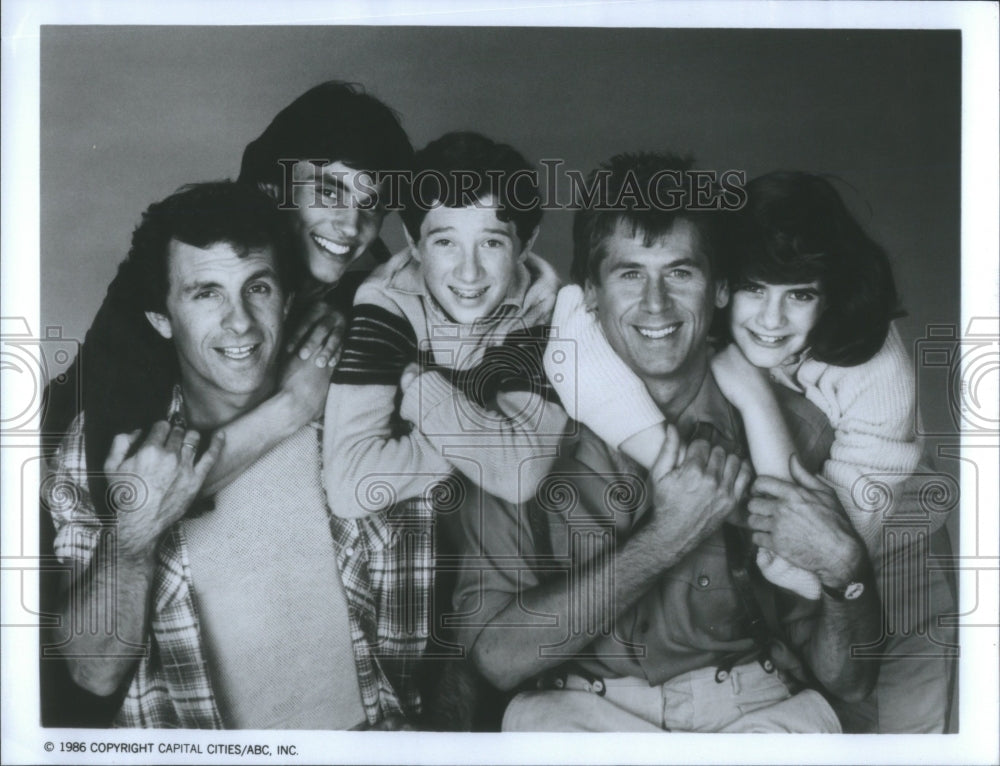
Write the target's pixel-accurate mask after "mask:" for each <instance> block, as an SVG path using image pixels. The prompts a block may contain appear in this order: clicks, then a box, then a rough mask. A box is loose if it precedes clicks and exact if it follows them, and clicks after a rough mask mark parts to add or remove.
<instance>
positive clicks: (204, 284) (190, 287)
mask: <svg viewBox="0 0 1000 766" xmlns="http://www.w3.org/2000/svg"><path fill="white" fill-rule="evenodd" d="M220 287H222V285H221V284H220V283H219V282H212V281H209V280H202V281H199V282H188V283H187V284H185V285H184V287H182V288H181V294H182V295H190V294H191V293H197V292H201V291H202V290H216V289H218V288H220Z"/></svg>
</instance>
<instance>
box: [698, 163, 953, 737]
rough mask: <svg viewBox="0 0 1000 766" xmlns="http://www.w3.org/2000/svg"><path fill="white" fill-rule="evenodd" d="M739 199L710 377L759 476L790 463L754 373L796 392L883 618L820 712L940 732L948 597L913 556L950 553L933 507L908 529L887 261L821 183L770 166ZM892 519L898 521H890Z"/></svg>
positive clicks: (768, 390) (912, 411)
mask: <svg viewBox="0 0 1000 766" xmlns="http://www.w3.org/2000/svg"><path fill="white" fill-rule="evenodd" d="M747 194H748V204H747V206H746V207H745V208H744V209H743V210H742V211H741V212H740V213H739V215H738V216H737V219H736V221H735V224H736V225H735V226H734V227H733V232H732V234H733V237H734V238H733V240H732V242H731V244H732V253H731V255H732V258H731V259H730V262H731V264H732V265H731V268H732V271H731V273H730V275H729V284H730V290H731V301H730V305H729V308H728V312H729V313H728V320H729V321H728V331H729V335H730V337H731V339H732V341H733V342H732V343H730V344H729V345H728V346H727V347H725V348H724V349H723V350H722V351H720V352H719V353H718V354H716V355H715V356H714V357H713V360H712V371H713V373H714V376H715V379H716V381H717V382H718V384H719V387H720V388H721V389H722V391H723V393H724V394H725V396H726V397H727V398H728V399H729V400H730V402H731V403H732V404H733V406H735V407H736V408H737V409H738V410H739V411H740V414H741V416H742V418H743V423H744V427H745V429H746V434H747V441H748V443H749V447H750V452H751V458H752V461H753V464H754V469H755V470H756V472H757V473H758V474H759V475H769V476H777V477H779V478H783V479H786V480H787V479H790V478H791V477H792V473H793V471H792V470H791V463H793V462H795V461H797V459H798V458H797V457H796V456H795V453H796V450H795V447H794V445H793V444H792V441H791V437H790V435H789V431H788V427H787V425H786V423H785V421H784V420H783V416H782V412H781V410H780V409H779V407H778V402H777V398H776V395H775V391H774V390H773V389H772V387H771V385H770V383H769V381H768V378H770V379H771V380H774V381H776V382H777V383H779V384H781V385H782V386H784V387H787V388H788V389H791V390H792V391H795V392H797V393H799V394H801V395H803V396H805V397H806V398H807V399H808V400H809V401H810V402H812V403H813V404H814V405H816V407H818V408H819V409H820V410H821V411H822V412H823V413H824V414H825V415H826V417H827V418H828V419H829V421H830V424H831V426H832V427H833V430H834V438H833V444H832V446H831V448H830V457H829V459H828V460H827V461H826V462H825V463H824V465H823V469H822V472H821V475H822V476H823V478H825V479H826V482H827V483H828V484H829V485H830V486H831V487H832V488H833V490H834V491H835V492H836V494H837V497H838V499H839V500H840V503H841V505H842V506H843V508H844V510H845V511H846V513H847V515H848V517H849V518H850V521H851V524H852V525H853V527H854V529H855V530H856V531H857V532H858V534H859V535H860V536H861V537H862V538H863V539H864V541H865V544H866V546H867V548H868V551H869V555H870V558H871V562H872V565H873V567H874V568H875V571H876V574H877V581H878V585H879V588H880V590H881V595H882V598H883V603H884V609H885V620H886V623H885V624H886V632H885V636H884V637H883V640H882V641H881V642H880V643H879V644H878V645H877V646H872V647H860V648H859V649H860V652H859V655H858V656H859V657H865V656H868V657H871V658H879V660H880V663H881V666H880V673H879V679H878V684H877V686H876V689H875V691H874V692H873V693H872V694H871V696H870V697H869V698H868V700H866V701H865V702H863V703H861V704H858V705H840V706H837V705H835V707H837V712H838V714H839V715H840V717H841V720H842V723H843V725H844V729H845V731H867V732H880V733H902V732H942V731H944V730H945V729H946V727H947V725H948V717H949V707H950V695H951V691H952V690H951V688H950V687H951V683H952V677H953V674H954V667H953V663H952V661H951V660H950V659H949V656H950V655H949V652H950V651H951V649H952V647H951V646H950V645H952V644H954V641H955V638H954V635H953V631H952V629H949V628H946V627H938V626H941V625H942V623H941V620H940V617H941V615H944V614H949V613H952V612H953V611H954V609H955V600H954V594H953V592H952V590H953V585H952V584H951V583H950V581H949V580H948V578H947V577H946V575H945V573H944V572H942V571H931V568H930V566H929V562H928V558H927V557H928V555H929V548H930V546H931V541H932V540H934V541H935V542H934V545H935V547H936V548H937V551H938V552H939V553H941V552H942V551H944V549H946V548H949V547H950V546H949V544H948V540H947V532H946V530H945V529H944V528H943V525H944V522H945V520H946V518H947V514H945V513H930V514H926V513H924V514H920V516H919V518H920V521H922V522H926V521H929V522H930V527H931V529H929V530H928V532H927V533H926V534H919V533H917V532H916V531H915V529H914V528H913V527H912V524H913V519H914V518H915V517H916V516H917V511H919V510H920V509H921V508H922V507H923V505H924V504H923V503H921V502H920V499H919V498H918V497H917V495H918V493H919V492H921V491H922V489H923V486H922V485H923V482H925V481H926V476H927V473H926V472H925V469H926V468H927V466H928V462H927V461H926V459H925V460H924V461H922V453H923V444H922V440H921V439H919V438H918V437H917V435H916V428H915V420H916V417H917V410H916V402H915V375H914V368H913V365H912V363H911V360H910V357H909V355H908V354H907V352H906V349H905V347H904V346H903V343H902V340H901V339H900V337H899V333H898V332H897V330H896V328H895V327H893V326H892V324H891V322H892V320H893V319H894V318H895V317H898V316H900V315H901V313H902V312H900V311H899V308H898V303H897V295H896V287H895V283H894V281H893V277H892V270H891V268H890V265H889V259H888V257H887V256H886V253H885V251H884V250H883V249H882V248H881V247H880V246H879V245H878V244H876V243H875V242H874V241H873V240H872V239H871V238H870V237H869V236H868V235H867V234H866V233H865V232H864V231H863V230H862V228H861V226H860V225H859V224H858V223H857V221H855V220H854V218H853V217H852V216H851V214H850V213H849V212H848V210H847V208H846V206H845V205H844V203H843V201H842V200H841V198H840V196H839V195H838V194H837V191H836V190H835V189H834V187H833V186H832V185H831V184H830V182H829V181H827V180H825V179H824V178H821V177H819V176H816V175H811V174H808V173H801V172H778V173H770V174H768V175H765V176H761V177H760V178H757V179H755V180H754V181H752V182H751V183H750V184H748V186H747ZM932 474H933V472H932ZM921 477H924V478H921ZM896 514H898V519H902V520H903V523H906V519H907V517H908V516H909V519H910V522H909V523H910V524H911V527H909V528H904V529H900V528H899V526H898V525H894V523H893V521H894V520H893V516H894V515H896ZM898 519H897V521H898ZM931 532H933V533H934V535H933V537H931V534H930V533H931ZM757 563H758V565H759V566H760V568H761V571H762V572H763V573H764V574H765V576H766V577H767V578H768V579H769V580H771V581H772V582H776V583H778V584H782V585H785V586H786V587H789V588H791V589H793V590H796V591H797V592H799V593H801V594H803V595H807V596H808V595H812V594H815V596H814V597H816V598H819V596H820V585H819V580H818V579H817V578H816V576H815V575H814V574H812V573H811V572H807V571H805V570H802V569H799V568H797V567H794V566H792V565H791V564H790V563H788V562H787V561H784V560H783V559H781V558H779V557H777V556H775V555H774V554H773V553H771V552H770V551H767V550H764V549H761V550H760V552H759V555H758V559H757ZM936 628H937V629H936Z"/></svg>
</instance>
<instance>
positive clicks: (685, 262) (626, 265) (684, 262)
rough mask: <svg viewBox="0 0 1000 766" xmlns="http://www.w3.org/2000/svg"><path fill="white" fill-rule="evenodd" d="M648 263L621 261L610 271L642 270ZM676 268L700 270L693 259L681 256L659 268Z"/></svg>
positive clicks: (699, 265) (698, 264) (612, 266)
mask: <svg viewBox="0 0 1000 766" xmlns="http://www.w3.org/2000/svg"><path fill="white" fill-rule="evenodd" d="M647 264H648V262H645V261H641V260H636V261H621V262H620V263H615V264H612V265H611V267H610V271H622V270H627V269H643V268H646V266H647ZM678 266H693V267H694V268H698V269H700V268H702V266H701V264H700V263H698V261H697V260H696V259H695V258H692V257H691V256H682V257H680V258H676V259H674V260H672V261H669V262H668V263H665V264H663V265H662V266H660V268H663V269H675V268H677V267H678Z"/></svg>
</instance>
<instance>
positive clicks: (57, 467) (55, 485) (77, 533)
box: [40, 413, 103, 567]
mask: <svg viewBox="0 0 1000 766" xmlns="http://www.w3.org/2000/svg"><path fill="white" fill-rule="evenodd" d="M40 496H41V503H42V508H44V509H45V510H47V511H48V513H49V514H50V515H51V517H52V523H53V525H54V526H55V541H54V545H53V547H54V551H55V555H56V558H58V559H59V561H60V562H61V563H63V564H66V563H70V562H74V563H77V564H79V565H81V566H82V567H86V566H87V565H88V564H89V563H90V559H91V557H92V556H93V554H94V551H95V550H96V548H97V546H98V544H99V542H100V538H101V533H102V527H103V525H102V524H101V521H100V519H99V518H98V516H97V511H96V509H95V507H94V503H93V500H92V499H91V496H90V489H89V487H88V483H87V460H86V452H85V449H84V437H83V414H82V413H81V414H80V415H78V416H77V418H76V420H74V421H73V424H72V425H71V426H70V428H69V431H68V433H67V435H66V437H65V438H64V439H63V441H62V443H61V444H60V445H59V449H58V450H57V451H56V453H55V455H53V457H52V460H51V462H50V465H49V469H48V471H47V472H46V475H45V477H44V478H43V480H42V486H41V489H40Z"/></svg>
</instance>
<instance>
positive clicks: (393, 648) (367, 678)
mask: <svg viewBox="0 0 1000 766" xmlns="http://www.w3.org/2000/svg"><path fill="white" fill-rule="evenodd" d="M182 407H183V399H182V397H181V392H180V387H179V386H178V387H176V388H175V390H174V396H173V401H172V403H171V407H170V411H169V412H168V419H170V420H171V422H178V419H181V417H182V416H181V412H182ZM81 417H82V416H81ZM81 426H82V423H81ZM69 433H70V434H71V435H72V436H73V439H74V444H73V445H69V444H67V445H64V449H62V450H61V457H60V459H59V462H60V463H61V464H62V465H61V466H60V468H61V469H62V470H63V471H64V475H66V474H70V475H72V473H79V476H77V477H72V478H73V479H74V480H77V481H78V482H79V483H80V486H86V467H85V466H84V465H83V460H81V459H80V458H82V456H83V455H84V454H85V453H84V450H83V435H82V434H83V429H82V427H80V428H77V429H75V430H74V429H73V428H71V429H70V432H69ZM321 443H322V435H321V434H319V435H318V439H317V449H319V445H320V444H321ZM73 455H76V456H77V457H76V459H74V458H73ZM57 470H58V469H57ZM74 513H76V514H77V519H78V520H79V514H80V508H79V506H77V507H76V509H75V511H74ZM327 517H328V520H329V527H330V533H331V536H332V538H333V541H334V544H335V550H336V556H337V564H338V568H339V569H340V574H341V578H342V580H343V585H344V590H345V593H346V596H347V601H348V606H349V609H348V612H349V619H350V626H351V641H352V645H353V649H354V659H355V665H356V667H357V672H358V682H359V685H360V687H361V696H362V703H363V704H364V708H365V714H366V716H367V718H368V722H369V724H370V725H374V724H376V723H378V722H379V721H381V720H383V719H384V718H388V717H393V716H403V717H404V718H413V717H414V716H416V715H418V714H419V712H420V706H421V701H420V695H419V693H418V691H417V688H416V685H415V675H416V674H415V669H416V663H417V662H418V661H419V659H420V657H421V656H422V654H423V651H424V649H425V647H426V645H427V637H428V625H429V601H430V592H431V586H432V578H433V556H434V550H433V529H432V520H433V511H432V505H431V503H430V501H429V499H425V498H418V499H415V500H413V501H408V502H405V503H400V504H399V505H396V506H394V507H392V508H391V509H389V511H387V512H386V513H383V514H373V515H371V516H368V517H365V518H361V519H342V518H338V517H336V516H335V515H333V514H332V513H330V512H329V509H327ZM95 544H96V540H95ZM153 606H154V608H153V612H152V616H151V620H150V632H151V634H152V635H151V638H152V645H151V648H150V651H149V654H148V655H147V656H146V657H144V658H143V659H142V660H140V662H139V665H138V667H137V669H136V673H135V676H134V677H133V679H132V683H131V685H130V686H129V690H128V693H127V694H126V696H125V700H124V701H123V703H122V708H121V710H120V711H119V713H118V717H117V718H116V720H115V724H116V725H118V726H126V727H145V728H199V729H201V728H208V729H218V728H223V721H222V717H221V715H220V714H219V710H218V707H217V706H216V702H215V696H214V694H213V692H212V686H211V680H210V677H209V673H208V667H207V663H206V660H205V657H204V653H203V651H202V644H201V632H200V627H199V622H198V613H197V610H196V607H195V601H194V598H193V588H192V584H191V573H190V569H189V566H188V558H187V549H186V544H185V540H184V534H183V529H182V527H181V525H180V524H175V525H174V526H173V527H172V528H171V529H170V531H169V532H168V533H167V535H166V537H165V539H164V541H163V543H162V544H161V546H160V549H159V552H158V566H157V569H156V572H155V574H154V579H153Z"/></svg>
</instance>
